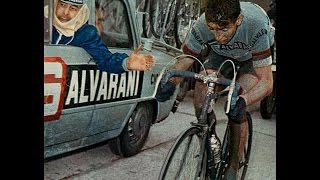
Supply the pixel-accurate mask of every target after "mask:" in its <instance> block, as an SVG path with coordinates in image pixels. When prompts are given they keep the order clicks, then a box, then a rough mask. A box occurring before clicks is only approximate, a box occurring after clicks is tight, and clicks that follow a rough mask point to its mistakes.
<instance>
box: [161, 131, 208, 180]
mask: <svg viewBox="0 0 320 180" xmlns="http://www.w3.org/2000/svg"><path fill="white" fill-rule="evenodd" d="M201 132H202V130H201V129H200V128H198V127H194V126H192V127H190V128H188V129H186V130H185V131H184V132H182V133H181V134H180V135H179V137H178V138H177V139H176V141H175V143H174V145H173V146H172V147H171V148H170V150H169V152H168V154H167V156H166V159H165V161H164V163H163V165H162V167H161V171H160V174H159V178H158V179H159V180H169V179H172V180H179V179H181V180H182V179H190V180H193V179H196V177H197V175H196V174H197V172H198V174H200V176H201V177H200V179H201V180H202V179H205V177H204V176H205V174H206V172H205V170H206V168H202V167H203V165H206V160H204V158H205V153H203V154H201V153H200V152H201V149H200V148H201V144H202V143H203V138H202V137H200V136H199V133H201ZM202 147H204V146H203V144H202ZM202 152H205V151H202Z"/></svg>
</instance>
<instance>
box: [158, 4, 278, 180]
mask: <svg viewBox="0 0 320 180" xmlns="http://www.w3.org/2000/svg"><path fill="white" fill-rule="evenodd" d="M274 34H275V29H274V27H272V25H271V23H270V20H269V18H268V17H267V14H266V12H265V11H264V10H263V9H262V8H261V7H260V6H258V5H257V4H254V3H251V2H239V0H210V1H208V4H207V6H206V8H205V12H204V13H203V14H202V15H201V16H200V17H199V19H198V20H197V21H196V22H195V23H194V25H193V27H192V29H191V33H190V35H189V36H188V37H187V39H186V41H185V44H183V46H182V49H183V51H184V53H186V54H190V55H193V56H196V57H200V55H201V54H202V53H201V52H203V51H202V47H203V46H204V45H205V44H207V45H208V46H209V49H210V51H209V53H208V55H207V58H206V59H205V60H204V66H205V68H206V70H207V73H213V72H214V71H216V70H217V69H218V67H219V66H220V64H221V63H222V62H223V61H224V60H226V59H231V60H232V61H233V62H234V63H235V64H236V65H239V66H240V69H239V73H238V75H237V81H238V82H239V83H240V85H241V92H240V95H239V98H238V100H237V103H236V105H235V107H234V108H233V109H231V110H230V112H229V113H228V118H229V119H230V120H231V133H233V134H236V135H237V136H233V137H235V138H234V139H232V140H231V141H232V144H233V148H232V149H233V150H232V153H231V162H230V164H231V165H230V166H229V167H228V169H227V171H226V174H225V179H235V178H236V175H237V171H236V170H237V169H238V162H239V158H240V157H241V154H240V153H239V152H243V151H241V150H240V149H242V148H244V147H243V146H244V142H245V140H246V139H244V138H243V137H246V136H245V134H244V133H246V132H247V131H244V129H245V128H247V123H244V122H246V120H247V117H246V113H245V112H246V107H247V106H248V105H251V104H253V103H255V102H258V101H260V100H261V99H263V98H264V97H265V96H267V95H268V94H270V93H271V92H272V86H273V77H272V70H271V64H272V58H271V51H270V47H271V45H272V44H273V42H274ZM193 62H194V60H193V59H191V58H181V59H179V60H178V61H177V62H176V63H175V64H174V65H173V66H171V67H170V69H188V68H189V67H190V66H191V65H192V64H193ZM227 65H230V63H229V64H228V63H227V64H226V65H225V66H224V68H222V69H221V72H222V74H223V75H224V76H225V77H228V78H232V76H233V73H232V71H233V70H232V67H231V66H229V67H227ZM201 73H204V72H203V69H202V71H201ZM230 75H231V77H229V76H230ZM181 81H182V78H181V77H173V78H171V79H170V80H169V81H168V82H167V84H166V85H165V86H164V87H162V88H159V89H158V92H157V95H156V98H157V100H158V101H161V102H162V101H166V100H168V99H169V98H170V96H172V94H173V93H174V90H175V87H176V84H178V83H179V82H181ZM205 92H206V86H205V85H204V84H203V83H201V82H196V84H195V89H194V107H195V114H196V116H197V118H199V115H200V108H201V105H202V103H203V100H204V97H205ZM240 132H242V133H240ZM241 137H242V138H241Z"/></svg>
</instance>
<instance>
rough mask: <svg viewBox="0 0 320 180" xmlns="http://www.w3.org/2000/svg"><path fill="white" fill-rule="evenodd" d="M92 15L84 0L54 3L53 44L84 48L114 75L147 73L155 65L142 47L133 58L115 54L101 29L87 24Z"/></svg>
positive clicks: (132, 55)
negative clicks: (107, 44)
mask: <svg viewBox="0 0 320 180" xmlns="http://www.w3.org/2000/svg"><path fill="white" fill-rule="evenodd" d="M89 15H90V11H89V8H88V6H87V4H85V3H84V2H83V0H54V18H53V36H52V42H53V43H54V44H65V45H73V46H79V47H82V48H84V49H85V50H86V51H87V52H88V53H89V54H90V55H91V56H92V57H93V59H94V61H95V62H96V64H97V66H98V68H99V69H100V70H102V71H106V72H110V73H116V74H120V73H123V72H126V71H130V70H137V71H146V70H150V69H151V68H152V67H153V66H154V59H153V56H152V55H151V54H139V51H140V50H141V49H142V46H141V45H140V46H139V47H138V48H137V49H135V50H134V51H133V52H132V53H131V54H130V56H129V55H127V54H125V53H111V52H110V51H109V49H108V47H107V46H106V45H105V44H104V43H103V41H102V39H101V37H100V36H99V34H98V31H97V28H96V27H95V26H93V25H90V24H87V21H88V19H89Z"/></svg>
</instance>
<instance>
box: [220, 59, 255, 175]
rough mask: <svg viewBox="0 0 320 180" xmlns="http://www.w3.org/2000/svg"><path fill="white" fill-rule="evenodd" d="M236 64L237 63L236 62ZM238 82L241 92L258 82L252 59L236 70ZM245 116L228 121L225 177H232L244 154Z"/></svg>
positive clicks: (246, 127)
mask: <svg viewBox="0 0 320 180" xmlns="http://www.w3.org/2000/svg"><path fill="white" fill-rule="evenodd" d="M236 64H237V63H236ZM238 75H239V76H238V77H239V78H238V80H237V81H238V82H239V83H240V85H241V88H242V92H241V93H245V92H247V91H249V90H250V89H251V88H252V87H254V86H255V85H256V84H257V83H258V78H257V77H256V74H255V71H254V69H253V66H252V61H247V62H243V63H241V64H240V70H239V72H238ZM247 118H248V117H247V116H246V115H245V116H244V117H243V118H242V120H241V121H240V123H239V124H237V123H234V122H230V123H231V127H230V131H231V137H232V138H231V145H232V146H231V154H230V166H229V168H228V169H227V171H226V175H225V179H234V178H235V177H236V175H237V174H236V173H237V171H236V170H238V168H239V162H240V160H241V158H243V156H244V148H245V145H246V142H247V140H248V139H247V138H248V131H249V129H248V123H247Z"/></svg>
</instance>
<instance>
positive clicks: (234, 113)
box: [228, 96, 247, 123]
mask: <svg viewBox="0 0 320 180" xmlns="http://www.w3.org/2000/svg"><path fill="white" fill-rule="evenodd" d="M246 107H247V105H246V101H245V100H244V99H243V98H242V97H241V96H239V99H238V100H237V103H236V105H235V107H234V108H233V109H230V112H229V114H228V117H229V119H230V120H232V121H233V122H236V123H240V121H241V119H242V118H243V117H244V115H245V114H246Z"/></svg>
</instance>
